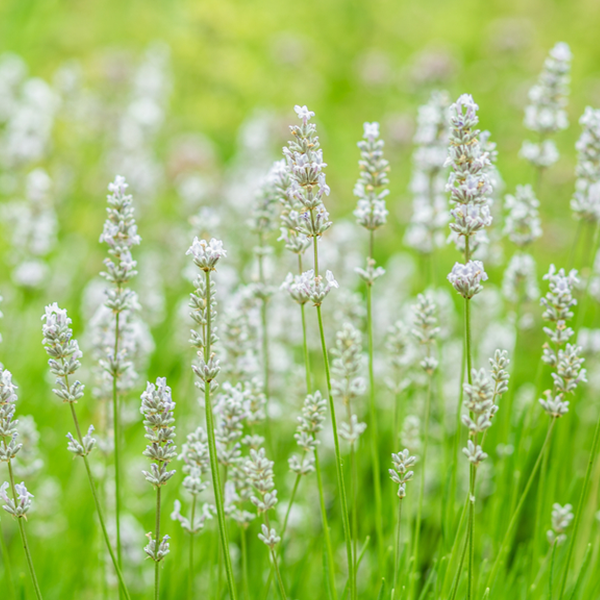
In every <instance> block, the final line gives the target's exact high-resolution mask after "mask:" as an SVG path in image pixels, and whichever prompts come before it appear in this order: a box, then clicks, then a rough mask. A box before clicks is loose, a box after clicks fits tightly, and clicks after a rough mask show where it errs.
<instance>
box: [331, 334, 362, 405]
mask: <svg viewBox="0 0 600 600" xmlns="http://www.w3.org/2000/svg"><path fill="white" fill-rule="evenodd" d="M361 338H362V336H361V333H360V331H358V329H356V327H354V325H352V323H344V326H343V328H342V330H341V331H338V332H337V334H336V340H335V347H334V348H333V349H332V351H331V354H332V356H333V357H334V358H333V361H332V363H331V373H332V375H333V378H332V380H331V388H332V393H333V395H334V396H337V397H339V398H341V399H342V401H343V402H344V404H345V405H351V403H352V401H353V400H354V399H355V398H357V397H358V396H361V395H362V394H364V393H365V389H366V382H365V379H364V377H362V376H360V372H361V371H362V369H363V366H364V358H363V354H362V339H361Z"/></svg>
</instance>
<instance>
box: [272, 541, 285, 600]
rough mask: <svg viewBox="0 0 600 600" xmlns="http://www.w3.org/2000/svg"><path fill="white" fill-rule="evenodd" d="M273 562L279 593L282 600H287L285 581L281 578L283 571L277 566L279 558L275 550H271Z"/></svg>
mask: <svg viewBox="0 0 600 600" xmlns="http://www.w3.org/2000/svg"><path fill="white" fill-rule="evenodd" d="M271 560H272V561H273V565H274V567H275V574H276V575H277V583H278V584H279V593H280V594H281V600H286V599H287V596H286V593H285V587H284V585H283V579H282V578H281V571H280V570H279V565H278V564H277V556H275V550H273V549H271Z"/></svg>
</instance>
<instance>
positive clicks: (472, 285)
mask: <svg viewBox="0 0 600 600" xmlns="http://www.w3.org/2000/svg"><path fill="white" fill-rule="evenodd" d="M487 278H488V276H487V273H486V272H485V271H484V270H483V263H482V262H481V261H480V260H470V261H469V262H468V263H467V264H466V265H463V264H461V263H458V262H457V263H454V266H453V267H452V271H451V272H450V273H449V274H448V281H449V282H450V283H451V284H452V286H453V287H454V289H455V290H456V291H457V292H458V293H459V294H460V295H461V296H463V298H466V299H467V300H469V299H471V298H472V297H473V296H475V294H478V293H479V292H481V290H483V286H482V285H481V282H482V281H486V280H487Z"/></svg>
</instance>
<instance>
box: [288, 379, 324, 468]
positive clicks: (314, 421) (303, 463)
mask: <svg viewBox="0 0 600 600" xmlns="http://www.w3.org/2000/svg"><path fill="white" fill-rule="evenodd" d="M326 412H327V402H326V400H325V399H324V398H323V397H322V396H321V392H319V391H318V390H317V391H316V392H315V393H314V394H308V395H307V396H306V398H305V400H304V405H303V407H302V414H301V415H300V416H299V417H298V419H297V420H298V426H297V427H296V433H295V434H294V438H295V439H296V443H297V444H298V447H299V448H300V449H301V450H302V455H301V456H298V455H296V454H294V455H293V456H291V457H290V459H289V461H288V462H289V465H290V471H293V472H294V473H296V474H297V475H307V474H308V473H312V472H313V471H314V470H315V456H314V453H315V449H316V447H317V445H318V444H319V440H317V439H316V435H317V433H319V431H321V430H322V429H323V422H324V421H325V413H326Z"/></svg>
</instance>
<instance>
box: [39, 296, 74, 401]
mask: <svg viewBox="0 0 600 600" xmlns="http://www.w3.org/2000/svg"><path fill="white" fill-rule="evenodd" d="M42 320H43V321H45V323H44V324H43V325H42V333H43V335H44V339H43V340H42V343H43V344H44V346H45V348H46V352H47V353H48V356H50V359H49V360H48V364H49V365H50V371H51V372H52V373H53V374H54V375H56V384H57V386H58V387H57V388H55V389H53V390H52V391H53V392H54V393H55V394H56V395H57V396H58V397H59V398H60V399H61V400H62V401H63V402H69V403H75V402H77V401H78V400H79V399H80V398H81V397H82V396H83V390H84V385H83V384H82V383H81V382H80V381H79V380H76V381H74V382H72V383H70V382H69V381H68V377H69V375H74V374H75V372H76V371H77V370H78V369H79V367H80V366H81V363H80V362H79V359H80V358H81V357H82V356H83V355H82V353H81V350H79V345H78V344H77V340H74V339H72V338H73V330H72V329H71V328H70V327H69V325H70V324H71V319H70V318H69V317H68V316H67V311H66V310H65V309H64V308H59V306H58V304H57V303H56V302H54V303H52V304H49V305H48V306H46V310H45V314H44V315H43V316H42Z"/></svg>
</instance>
